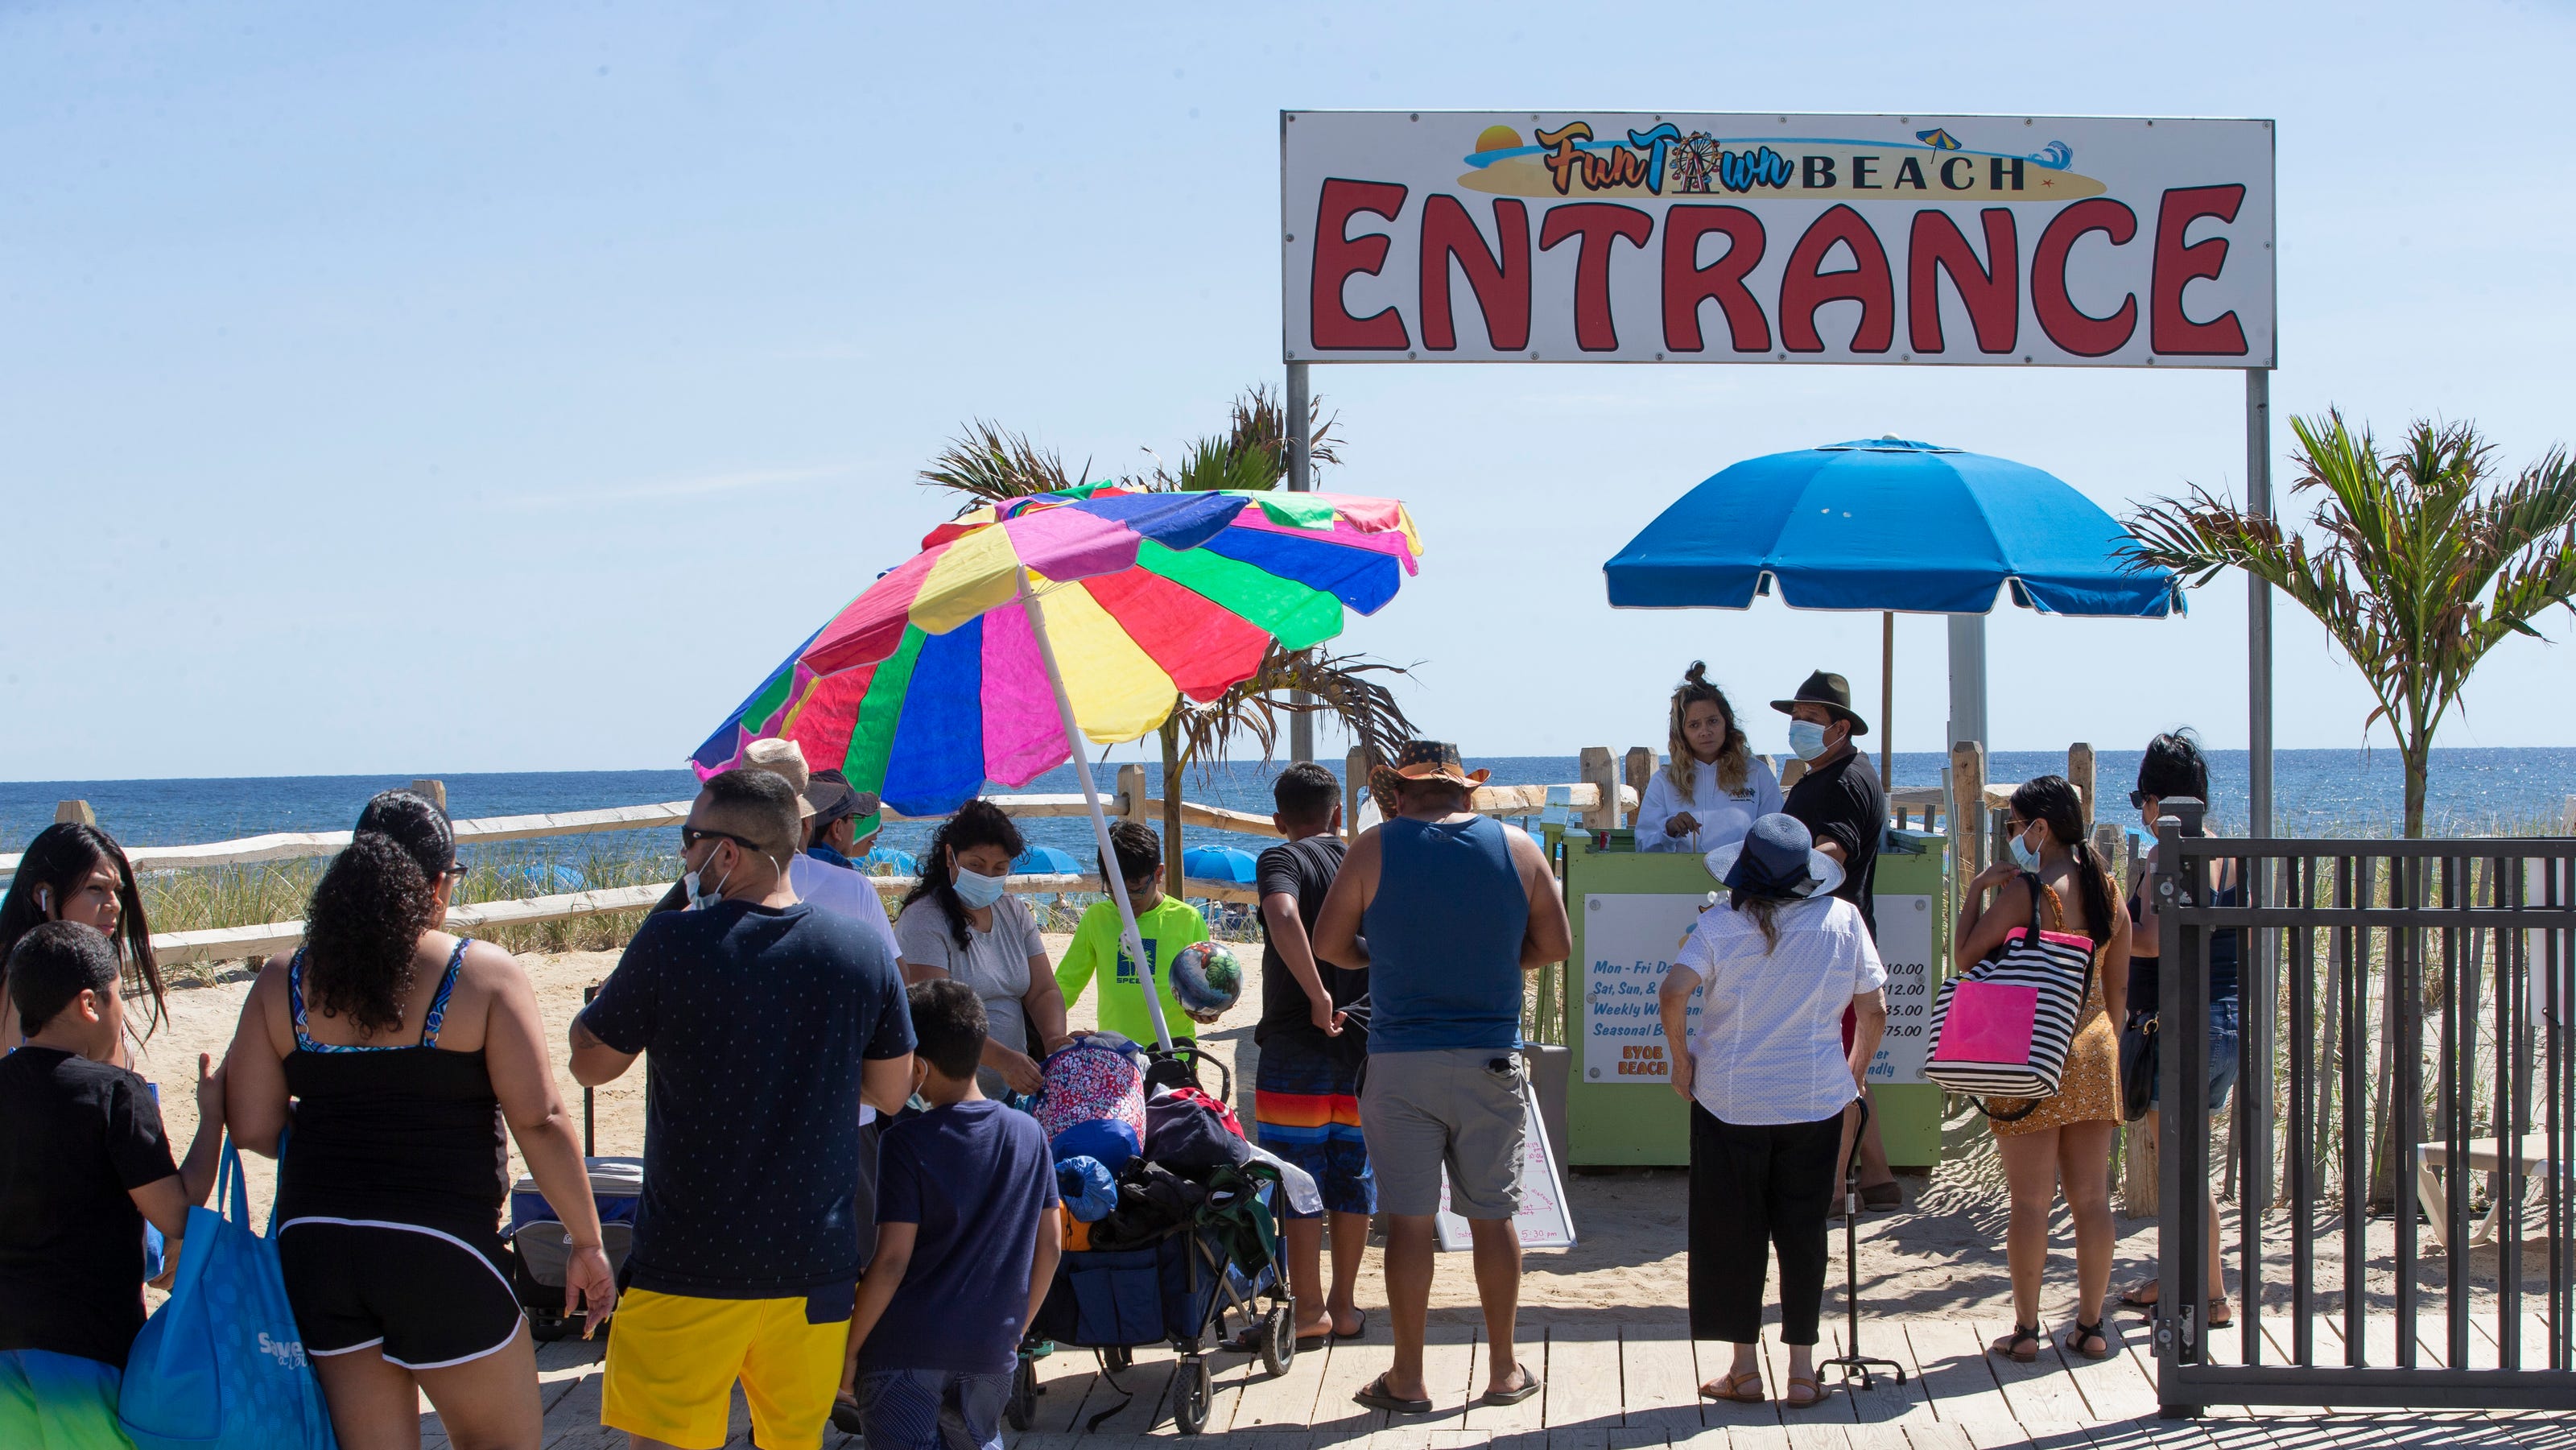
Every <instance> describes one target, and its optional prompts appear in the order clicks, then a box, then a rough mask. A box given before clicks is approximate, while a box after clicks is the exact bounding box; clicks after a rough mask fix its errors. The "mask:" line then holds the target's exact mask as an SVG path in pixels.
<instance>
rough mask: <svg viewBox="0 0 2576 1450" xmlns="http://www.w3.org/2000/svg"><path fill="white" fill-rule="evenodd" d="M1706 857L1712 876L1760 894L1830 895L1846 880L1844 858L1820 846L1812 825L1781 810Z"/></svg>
mask: <svg viewBox="0 0 2576 1450" xmlns="http://www.w3.org/2000/svg"><path fill="white" fill-rule="evenodd" d="M1703 859H1704V861H1705V862H1706V864H1707V866H1708V874H1709V875H1711V876H1714V877H1716V878H1717V879H1718V880H1719V881H1720V882H1722V883H1724V884H1725V885H1726V886H1728V887H1729V888H1731V889H1733V890H1736V891H1742V892H1747V893H1750V894H1751V895H1754V896H1774V897H1780V898H1782V899H1785V900H1795V899H1797V898H1799V897H1805V896H1826V895H1831V894H1832V892H1833V890H1834V888H1836V887H1838V886H1840V885H1842V884H1843V868H1842V865H1841V863H1840V862H1837V861H1836V860H1834V858H1833V857H1831V856H1828V855H1826V854H1825V853H1824V852H1822V851H1819V850H1817V849H1816V840H1815V837H1813V836H1811V835H1809V834H1808V833H1807V827H1806V824H1805V823H1804V822H1802V821H1800V820H1799V819H1798V818H1797V817H1796V816H1790V815H1783V814H1781V813H1779V812H1777V811H1774V812H1773V813H1771V814H1770V815H1767V816H1762V817H1760V818H1758V819H1756V820H1755V821H1754V822H1753V828H1752V829H1751V830H1749V831H1746V832H1745V833H1744V839H1743V840H1741V841H1730V842H1728V843H1727V844H1726V845H1723V846H1720V847H1718V848H1717V849H1716V850H1714V851H1711V852H1709V853H1708V855H1707V856H1706V857H1704V858H1703Z"/></svg>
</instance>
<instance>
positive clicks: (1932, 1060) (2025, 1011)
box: [1923, 872, 2093, 1122]
mask: <svg viewBox="0 0 2576 1450" xmlns="http://www.w3.org/2000/svg"><path fill="white" fill-rule="evenodd" d="M2022 879H2023V881H2024V882H2026V883H2027V884H2028V885H2029V887H2030V899H2031V921H2030V924H2029V925H2027V926H2024V927H2022V928H2021V929H2019V930H2018V931H2016V932H2014V933H2013V934H2012V935H2011V936H2009V937H2006V938H2005V939H2004V944H2003V945H2002V946H2001V947H2000V948H1998V949H1997V950H1996V951H1995V954H1994V955H1993V956H1990V957H1988V958H1986V959H1985V960H1984V961H1981V962H1979V963H1977V964H1976V965H1975V966H1972V967H1970V968H1968V969H1967V970H1966V971H1964V972H1962V973H1960V974H1959V975H1958V976H1955V977H1952V978H1950V979H1949V980H1948V981H1945V982H1943V983H1942V984H1941V988H1940V990H1939V991H1938V992H1935V993H1934V994H1933V997H1932V1053H1931V1056H1930V1057H1929V1058H1927V1059H1926V1060H1925V1061H1924V1064H1923V1076H1924V1077H1925V1079H1927V1080H1928V1081H1931V1082H1936V1083H1939V1084H1940V1085H1941V1086H1943V1087H1945V1088H1948V1089H1949V1090H1950V1091H1952V1092H1954V1093H1966V1094H1968V1095H1970V1096H1973V1097H2005V1098H2034V1099H2035V1098H2045V1097H2053V1096H2055V1095H2056V1093H2057V1089H2058V1086H2059V1084H2060V1083H2061V1082H2063V1081H2064V1079H2065V1075H2066V1058H2067V1054H2068V1053H2069V1052H2071V1051H2072V1050H2073V1049H2074V1046H2075V1024H2076V1020H2077V1019H2078V1018H2079V1017H2081V1016H2082V1015H2083V1012H2084V999H2085V997H2086V996H2087V995H2088V994H2090V993H2091V992H2092V990H2093V939H2092V938H2091V937H2088V936H2085V935H2083V934H2082V933H2080V932H2063V931H2043V930H2041V929H2040V926H2039V911H2040V903H2041V902H2042V901H2044V900H2046V899H2047V898H2046V896H2045V895H2044V894H2043V892H2042V889H2041V887H2040V884H2039V878H2038V877H2037V876H2035V875H2032V874H2030V873H2028V872H2024V873H2023V875H2022ZM2038 1106H2039V1105H2038V1104H2037V1103H2036V1102H2033V1103H2032V1104H2030V1106H2028V1107H2025V1108H2023V1109H2021V1110H2020V1111H2019V1112H2015V1113H2005V1114H1990V1115H1989V1116H1994V1117H1998V1118H2001V1119H2002V1120H2003V1121H2006V1122H2010V1121H2013V1120H2014V1119H2017V1118H2022V1117H2027V1116H2029V1114H2030V1113H2032V1112H2033V1111H2035V1110H2036V1109H2037V1108H2038ZM1978 1109H1979V1111H1981V1112H1982V1111H1984V1105H1983V1104H1979V1105H1978Z"/></svg>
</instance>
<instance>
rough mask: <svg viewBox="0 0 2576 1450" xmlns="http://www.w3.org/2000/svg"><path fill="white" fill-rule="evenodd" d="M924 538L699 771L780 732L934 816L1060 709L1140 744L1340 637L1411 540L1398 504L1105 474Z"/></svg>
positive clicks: (1005, 765) (734, 725)
mask: <svg viewBox="0 0 2576 1450" xmlns="http://www.w3.org/2000/svg"><path fill="white" fill-rule="evenodd" d="M921 544H922V551H921V553H919V554H918V555H916V556H914V557H913V558H912V559H911V560H909V561H907V562H905V563H904V564H902V565H901V566H899V567H897V568H895V569H893V570H891V571H889V572H888V573H886V574H885V575H884V576H883V577H881V578H879V579H878V580H877V582H876V583H875V584H873V585H871V586H869V588H868V590H867V592H866V593H864V594H861V595H860V596H859V597H858V598H857V599H855V600H853V601H851V603H850V604H849V605H848V606H847V607H846V608H844V609H842V610H841V612H840V613H839V614H838V615H836V616H834V617H833V618H832V620H831V621H830V622H829V623H827V624H825V625H824V626H823V627H822V628H821V629H819V630H817V631H815V632H814V634H813V635H812V636H810V637H809V638H807V639H806V640H805V642H804V643H803V644H800V645H798V646H797V647H796V649H795V650H794V651H793V652H792V653H790V654H789V655H788V657H787V658H786V660H785V661H783V662H782V663H781V664H780V665H779V666H778V668H777V669H775V670H772V671H771V672H770V673H769V675H768V677H767V678H766V679H764V680H763V681H762V682H761V685H760V687H759V688H758V689H756V690H754V691H752V693H751V695H750V697H749V698H747V699H745V700H744V701H743V702H742V704H741V706H740V707H738V708H737V709H736V710H735V711H734V712H733V714H732V715H731V716H730V717H729V718H728V719H727V720H726V721H725V722H724V724H722V725H721V726H719V727H717V729H716V732H715V733H714V734H713V735H711V736H709V737H708V739H707V741H706V743H705V744H704V745H701V746H699V747H698V749H697V750H696V751H695V752H694V753H693V754H692V756H691V763H692V764H694V765H695V766H696V767H697V770H698V773H699V774H700V775H701V776H707V775H713V774H715V773H717V772H718V771H722V770H726V769H729V768H730V767H732V766H733V765H734V764H736V763H737V762H738V761H739V760H740V759H741V754H742V747H743V746H744V745H746V744H748V743H749V742H751V741H753V740H756V739H760V738H762V737H764V736H785V737H787V738H789V739H792V740H794V741H796V742H797V743H798V744H799V745H801V746H802V747H803V748H804V751H805V758H806V759H807V760H808V761H809V762H811V763H812V764H814V765H816V766H818V767H819V766H827V765H838V766H840V768H841V769H842V770H843V771H844V772H845V773H846V774H847V775H848V776H849V778H850V783H851V784H852V785H854V786H857V787H858V788H859V789H861V790H874V791H877V792H879V793H880V794H882V795H883V797H884V799H885V803H886V804H887V805H890V806H892V807H894V808H895V809H896V810H898V811H901V812H903V813H904V814H905V815H913V816H927V815H942V814H945V813H947V812H949V811H953V810H955V809H956V808H957V807H958V806H959V805H961V804H963V803H964V802H966V801H967V800H968V799H970V798H972V797H973V796H974V795H976V794H977V793H978V792H979V791H981V790H982V789H983V787H984V783H985V782H986V781H987V780H991V781H998V782H1000V783H1002V784H1004V785H1023V784H1026V783H1027V782H1028V781H1030V780H1032V779H1034V778H1035V777H1037V776H1038V775H1040V774H1042V773H1044V772H1046V771H1049V770H1052V769H1054V768H1055V767H1056V766H1059V765H1062V764H1063V763H1065V761H1066V760H1067V759H1069V758H1071V757H1072V755H1073V742H1072V741H1070V740H1069V739H1068V737H1067V735H1066V730H1065V718H1066V716H1067V715H1068V714H1069V715H1070V717H1071V718H1072V719H1073V720H1074V721H1076V722H1078V723H1079V724H1080V726H1081V733H1082V735H1083V736H1085V737H1087V738H1088V739H1089V740H1092V741H1096V742H1099V743H1102V744H1108V743H1112V742H1115V741H1121V740H1133V739H1135V738H1137V737H1138V736H1140V735H1144V734H1147V733H1148V732H1150V731H1152V730H1154V729H1155V728H1157V727H1159V726H1160V725H1161V724H1162V723H1163V720H1164V718H1165V717H1166V716H1168V715H1169V714H1170V713H1171V711H1172V709H1173V706H1174V703H1175V701H1176V700H1177V698H1178V697H1180V696H1183V695H1186V696H1188V697H1189V698H1191V699H1193V700H1201V701H1205V700H1213V699H1215V698H1216V697H1217V696H1219V695H1221V694H1223V693H1224V692H1225V691H1226V689H1227V688H1228V687H1230V686H1232V685H1235V684H1238V683H1240V682H1242V681H1243V680H1246V679H1249V678H1250V677H1251V676H1252V674H1253V672H1254V671H1255V670H1256V669H1258V668H1259V667H1260V664H1261V658H1262V654H1263V652H1264V651H1265V649H1266V648H1267V646H1268V644H1269V641H1271V640H1273V639H1276V640H1278V641H1279V643H1280V644H1281V645H1282V646H1284V647H1286V648H1289V649H1303V648H1306V647H1307V646H1309V645H1314V644H1319V643H1321V642H1323V641H1324V640H1327V639H1330V638H1332V637H1333V636H1334V635H1336V634H1339V633H1340V632H1341V629H1342V623H1343V619H1344V615H1345V611H1346V610H1353V609H1355V610H1358V611H1359V612H1360V613H1362V614H1374V613H1376V612H1377V611H1378V610H1379V609H1380V608H1382V607H1383V606H1384V605H1385V604H1386V602H1387V601H1388V600H1390V599H1392V598H1394V597H1395V593H1396V589H1397V586H1398V585H1399V584H1400V583H1401V581H1402V579H1403V576H1404V575H1406V574H1409V573H1412V572H1414V571H1415V569H1416V568H1417V567H1418V566H1417V564H1416V562H1415V561H1416V558H1417V557H1418V556H1419V554H1420V553H1421V542H1420V539H1419V536H1418V535H1417V534H1416V533H1415V531H1414V527H1413V520H1412V518H1411V517H1410V516H1409V515H1408V514H1407V513H1406V512H1405V509H1404V505H1403V504H1401V503H1398V502H1396V501H1395V500H1393V499H1374V498H1353V497H1347V496H1343V495H1338V494H1328V493H1231V492H1228V493H1144V492H1138V491H1135V490H1130V489H1124V488H1119V487H1116V486H1113V485H1105V484H1103V485H1094V486H1092V487H1088V488H1080V489H1070V490H1066V491H1064V492H1060V493H1050V494H1039V495H1034V496H1031V497H1028V498H1020V499H1012V500H1009V501H1007V502H1005V503H1003V504H1000V505H987V506H984V507H981V508H977V509H974V510H971V511H970V512H968V513H966V514H964V515H963V516H961V517H959V518H957V519H955V520H953V521H951V522H949V523H946V524H942V525H941V526H939V527H938V528H936V529H933V530H931V532H930V533H929V535H928V536H926V537H925V538H923V540H922V541H921ZM1024 579H1025V580H1026V583H1027V586H1028V587H1027V590H1026V592H1025V593H1024V592H1023V580H1024ZM1048 647H1051V648H1052V650H1053V654H1054V659H1055V663H1056V664H1057V665H1058V667H1059V668H1058V670H1057V671H1056V672H1055V674H1056V677H1057V678H1051V677H1050V674H1049V671H1048V670H1047V668H1046V661H1045V658H1044V656H1045V653H1046V649H1047V648H1048ZM1059 679H1060V682H1061V685H1062V693H1063V696H1064V700H1063V701H1062V703H1061V705H1060V704H1059V701H1058V699H1057V688H1056V687H1057V683H1058V680H1059Z"/></svg>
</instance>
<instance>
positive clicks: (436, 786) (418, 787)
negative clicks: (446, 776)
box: [411, 780, 447, 813]
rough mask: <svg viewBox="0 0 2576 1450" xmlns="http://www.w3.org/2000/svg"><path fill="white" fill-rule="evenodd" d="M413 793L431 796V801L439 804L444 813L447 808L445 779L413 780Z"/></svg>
mask: <svg viewBox="0 0 2576 1450" xmlns="http://www.w3.org/2000/svg"><path fill="white" fill-rule="evenodd" d="M411 793H412V794H413V795H418V796H427V797H429V799H430V803H431V804H433V805H435V806H437V807H438V809H439V810H440V811H441V812H442V813H444V812H445V811H446V809H447V782H445V781H443V780H416V781H413V782H412V783H411Z"/></svg>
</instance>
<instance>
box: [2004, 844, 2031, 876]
mask: <svg viewBox="0 0 2576 1450" xmlns="http://www.w3.org/2000/svg"><path fill="white" fill-rule="evenodd" d="M2006 844H2007V845H2009V846H2011V847H2012V857H2013V860H2014V862H2015V863H2017V864H2018V865H2019V866H2020V867H2021V869H2023V870H2024V871H2036V870H2038V869H2039V853H2038V852H2037V851H2034V850H2032V849H2031V848H2030V844H2029V843H2028V842H2026V841H2024V840H2023V839H2022V838H2021V837H2019V836H2015V837H2013V838H2012V839H2011V840H2010V841H2008V842H2007V843H2006Z"/></svg>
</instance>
